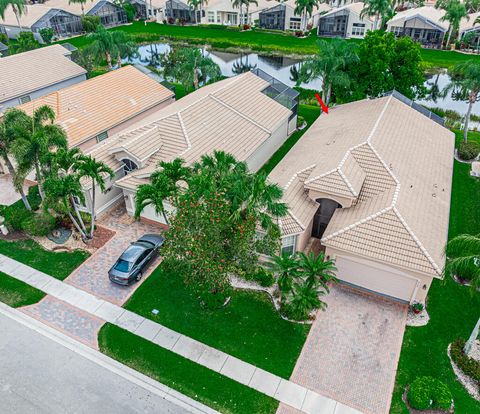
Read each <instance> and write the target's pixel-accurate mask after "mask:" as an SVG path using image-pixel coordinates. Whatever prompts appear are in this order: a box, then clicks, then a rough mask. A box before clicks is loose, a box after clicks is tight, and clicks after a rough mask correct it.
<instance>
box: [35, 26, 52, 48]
mask: <svg viewBox="0 0 480 414" xmlns="http://www.w3.org/2000/svg"><path fill="white" fill-rule="evenodd" d="M38 33H40V36H41V37H42V39H43V41H44V42H45V44H47V45H49V44H51V43H52V40H53V37H54V36H55V30H53V29H52V28H51V27H44V28H42V29H40V30H39V31H38Z"/></svg>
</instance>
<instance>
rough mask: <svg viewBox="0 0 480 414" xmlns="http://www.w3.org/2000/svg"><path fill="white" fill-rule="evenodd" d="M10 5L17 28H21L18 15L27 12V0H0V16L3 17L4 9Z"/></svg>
mask: <svg viewBox="0 0 480 414" xmlns="http://www.w3.org/2000/svg"><path fill="white" fill-rule="evenodd" d="M9 6H11V7H12V11H13V14H14V15H15V18H16V19H17V24H18V28H19V29H20V30H22V25H21V24H20V17H21V16H23V15H24V14H25V13H27V2H26V0H0V18H2V19H4V18H5V11H6V10H7V8H8V7H9Z"/></svg>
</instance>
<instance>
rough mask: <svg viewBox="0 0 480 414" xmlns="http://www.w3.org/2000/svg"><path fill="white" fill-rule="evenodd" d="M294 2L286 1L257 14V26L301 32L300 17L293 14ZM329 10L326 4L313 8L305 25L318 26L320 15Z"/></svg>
mask: <svg viewBox="0 0 480 414" xmlns="http://www.w3.org/2000/svg"><path fill="white" fill-rule="evenodd" d="M295 7H296V6H295V2H294V1H293V0H288V1H286V2H283V3H276V5H275V6H272V7H270V8H268V9H264V10H262V11H261V12H260V13H259V25H260V27H262V28H265V29H274V30H302V29H304V28H302V16H301V15H299V14H296V13H295ZM330 10H331V7H330V6H329V5H328V4H326V3H320V4H318V6H315V7H314V10H313V13H312V17H311V18H308V21H307V24H311V25H312V27H316V26H317V25H318V20H319V19H320V16H321V15H322V14H325V13H327V12H329V11H330Z"/></svg>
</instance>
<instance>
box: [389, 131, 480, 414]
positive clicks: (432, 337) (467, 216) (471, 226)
mask: <svg viewBox="0 0 480 414" xmlns="http://www.w3.org/2000/svg"><path fill="white" fill-rule="evenodd" d="M460 139H461V133H457V142H458V141H459V140H460ZM470 139H477V140H479V139H480V134H475V133H472V134H471V138H470ZM469 172H470V165H468V164H461V163H459V162H457V161H455V166H454V177H453V189H452V203H451V215H450V234H449V236H450V237H454V236H456V235H458V234H462V233H471V234H478V233H480V220H479V219H478V217H479V211H480V180H479V179H478V178H477V179H476V178H473V177H470V175H469ZM479 310H480V295H478V294H477V295H476V296H472V295H471V292H470V291H469V289H468V288H467V287H465V286H460V285H458V284H457V283H455V282H453V281H452V280H451V279H448V280H446V281H445V282H441V281H438V280H435V281H434V283H433V285H432V287H431V288H430V292H429V295H428V313H429V314H430V317H431V320H430V322H429V324H428V325H427V326H425V327H421V328H407V329H406V331H405V336H404V340H403V346H402V353H401V355H400V362H399V365H398V372H397V378H396V384H395V391H394V394H393V401H392V408H391V413H392V414H398V413H402V414H407V413H408V411H407V408H406V407H405V405H404V404H403V402H402V400H401V396H402V393H403V391H404V389H405V386H406V385H407V384H409V383H411V382H412V381H413V380H414V379H415V378H416V377H417V376H420V375H430V376H433V377H436V378H438V379H440V380H441V381H444V382H445V383H446V384H447V385H448V387H449V388H450V390H451V391H452V393H453V397H454V400H455V412H456V413H462V414H463V413H464V414H469V413H475V412H480V403H478V402H476V401H475V400H474V399H473V398H472V397H470V396H469V394H468V393H467V392H466V391H465V389H464V388H463V387H462V386H461V385H460V384H459V383H458V382H457V381H456V377H455V374H454V373H453V371H452V368H451V366H450V361H449V360H448V356H447V353H446V350H447V346H448V344H449V343H451V342H453V340H455V339H457V338H465V339H467V338H468V336H469V335H470V332H471V330H472V329H473V327H474V325H475V323H476V321H477V319H478V316H479Z"/></svg>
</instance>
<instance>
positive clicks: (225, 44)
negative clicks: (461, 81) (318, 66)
mask: <svg viewBox="0 0 480 414" xmlns="http://www.w3.org/2000/svg"><path fill="white" fill-rule="evenodd" d="M114 30H123V31H125V32H127V33H129V34H131V35H132V36H134V37H135V40H136V41H137V42H138V43H142V42H156V41H160V40H173V41H184V42H188V43H192V44H202V45H203V44H209V45H211V46H212V47H213V48H216V49H228V48H235V49H243V50H254V51H258V52H268V53H276V54H291V55H292V54H293V55H311V54H314V53H316V52H317V45H316V43H317V40H318V37H317V36H316V35H314V34H312V35H311V36H309V37H307V38H306V39H299V38H297V37H295V36H291V35H287V34H283V33H272V32H268V31H260V30H259V31H255V30H254V31H247V32H240V31H238V30H236V28H227V27H219V26H175V25H163V24H158V23H147V25H145V24H144V23H143V22H134V23H132V24H131V25H127V26H121V27H117V28H115V29H114ZM351 41H357V40H351ZM64 42H69V43H71V44H73V45H74V46H77V47H84V46H85V45H87V44H88V43H89V41H88V40H87V39H86V37H85V36H78V37H74V38H72V39H67V40H65V41H64ZM422 57H423V60H424V61H425V64H426V65H427V66H428V67H450V66H452V65H454V64H455V63H459V62H462V61H465V60H467V59H480V56H469V55H465V54H461V53H458V52H454V51H453V52H452V51H443V50H432V49H424V50H422Z"/></svg>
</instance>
